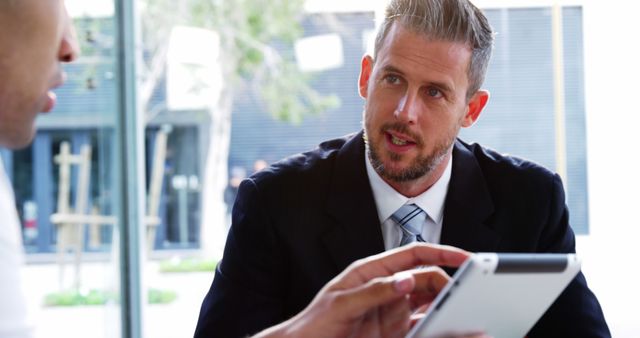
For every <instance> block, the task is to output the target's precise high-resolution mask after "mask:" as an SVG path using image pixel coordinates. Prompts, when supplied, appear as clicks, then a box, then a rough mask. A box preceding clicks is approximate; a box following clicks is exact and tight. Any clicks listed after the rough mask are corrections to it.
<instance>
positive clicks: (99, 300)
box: [44, 289, 116, 306]
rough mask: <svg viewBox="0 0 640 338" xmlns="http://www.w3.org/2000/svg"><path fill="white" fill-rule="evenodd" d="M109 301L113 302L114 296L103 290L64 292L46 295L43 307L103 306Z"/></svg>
mask: <svg viewBox="0 0 640 338" xmlns="http://www.w3.org/2000/svg"><path fill="white" fill-rule="evenodd" d="M110 300H113V301H115V300H116V295H115V294H114V293H110V292H107V291H103V290H96V289H91V290H88V291H79V290H65V291H61V292H54V293H50V294H47V295H46V296H45V299H44V304H45V306H78V305H103V304H106V303H107V302H108V301H110Z"/></svg>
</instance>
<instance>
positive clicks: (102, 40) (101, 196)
mask: <svg viewBox="0 0 640 338" xmlns="http://www.w3.org/2000/svg"><path fill="white" fill-rule="evenodd" d="M66 4H67V8H68V11H69V13H70V15H71V17H72V18H73V22H74V26H75V28H76V32H77V35H78V40H79V43H80V47H81V56H80V57H79V58H78V60H76V62H75V63H72V64H65V65H64V66H63V67H64V69H65V71H66V72H67V82H66V84H65V85H64V86H62V87H61V88H58V89H57V90H56V93H57V97H58V100H57V101H58V102H57V105H56V107H55V108H54V110H53V111H52V112H51V113H50V114H47V115H45V116H41V117H40V118H39V120H38V121H37V126H38V131H37V134H36V136H35V139H34V141H33V143H32V144H31V145H30V146H29V147H27V148H25V149H21V150H17V151H13V152H11V153H9V154H7V155H5V158H8V161H6V163H7V164H8V165H9V169H8V172H9V176H10V177H11V180H12V183H13V186H14V190H15V194H16V207H17V209H18V213H19V218H20V222H21V225H22V236H23V242H24V245H25V249H26V252H27V256H26V260H27V265H26V266H25V269H24V278H25V279H24V280H25V282H24V283H25V286H24V287H25V290H28V291H27V297H28V301H29V304H30V305H31V308H32V309H33V317H34V324H35V327H36V337H43V338H44V337H88V336H90V337H119V336H120V335H121V328H120V325H119V323H120V316H121V309H120V305H119V303H120V293H119V290H120V287H119V284H120V270H119V266H120V263H119V251H118V248H119V246H118V245H116V244H117V242H118V235H117V232H118V226H119V224H118V221H117V217H116V211H117V208H118V203H120V196H119V194H118V192H117V191H116V184H115V183H116V182H115V180H116V177H115V176H114V175H115V173H116V172H117V170H116V169H117V168H118V165H119V163H118V162H119V158H120V156H118V154H117V152H116V149H115V146H114V145H115V139H114V135H115V134H116V123H115V122H116V119H117V108H116V107H118V97H117V95H116V93H117V81H116V80H117V79H116V67H117V64H116V62H117V60H116V55H117V53H116V46H115V44H114V41H115V36H114V32H115V20H114V4H113V1H111V0H101V1H90V2H85V1H67V3H66Z"/></svg>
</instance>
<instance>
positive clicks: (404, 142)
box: [391, 135, 408, 146]
mask: <svg viewBox="0 0 640 338" xmlns="http://www.w3.org/2000/svg"><path fill="white" fill-rule="evenodd" d="M391 143H393V144H395V145H397V146H404V145H407V143H408V141H407V140H403V139H401V138H398V137H395V136H393V135H391Z"/></svg>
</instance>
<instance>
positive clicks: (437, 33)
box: [373, 0, 493, 99]
mask: <svg viewBox="0 0 640 338" xmlns="http://www.w3.org/2000/svg"><path fill="white" fill-rule="evenodd" d="M394 22H399V23H400V24H402V26H403V27H404V28H406V29H409V30H412V31H414V32H416V33H420V34H424V35H425V37H427V38H429V39H435V40H440V41H451V42H461V43H464V44H466V45H468V46H469V48H471V63H470V65H469V70H468V73H467V76H468V78H469V88H468V90H467V99H468V98H470V97H471V96H473V94H475V93H476V92H477V91H478V90H479V89H480V86H482V83H483V82H484V77H485V74H486V73H487V67H488V65H489V59H491V50H492V49H493V30H492V29H491V26H490V25H489V21H488V20H487V17H486V16H485V15H484V14H483V13H482V11H480V10H479V9H478V8H477V7H476V6H474V5H473V4H472V3H471V2H469V1H468V0H391V1H390V2H389V4H388V5H387V8H386V10H385V16H384V21H383V22H382V25H381V26H380V30H379V31H378V35H377V36H376V40H375V47H374V54H373V57H374V60H375V59H376V57H377V54H378V52H379V51H380V49H381V48H382V45H383V44H384V40H385V38H386V36H387V34H388V33H389V30H390V29H391V27H392V26H393V23H394Z"/></svg>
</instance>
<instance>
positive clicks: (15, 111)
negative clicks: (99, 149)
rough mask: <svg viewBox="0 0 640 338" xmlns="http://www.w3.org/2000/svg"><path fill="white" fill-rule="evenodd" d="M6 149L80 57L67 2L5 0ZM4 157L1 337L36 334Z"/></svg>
mask: <svg viewBox="0 0 640 338" xmlns="http://www.w3.org/2000/svg"><path fill="white" fill-rule="evenodd" d="M0 24H1V25H2V28H1V29H0V147H4V148H8V149H19V148H22V147H25V146H27V145H28V144H29V143H30V142H31V140H32V139H33V136H34V134H35V119H36V116H37V115H38V113H40V112H44V113H46V112H49V111H51V110H52V109H53V107H54V105H55V103H56V95H55V94H54V93H53V92H52V91H51V90H52V89H54V88H55V87H58V86H60V85H62V83H63V81H64V72H63V71H62V68H61V63H62V62H71V61H73V60H74V59H75V58H76V57H77V55H78V44H77V41H76V39H75V34H74V32H73V29H72V27H71V20H70V18H69V16H68V14H67V11H66V8H65V4H64V1H63V0H0ZM4 170H5V168H4V164H3V163H1V160H0V337H2V338H13V337H16V338H17V337H32V336H33V334H34V330H33V323H32V322H31V320H30V318H29V310H28V306H27V303H26V301H25V294H24V292H25V290H23V288H22V285H23V284H22V277H21V267H22V265H23V260H24V249H23V247H22V240H21V237H20V233H21V231H20V223H19V220H18V216H17V213H16V209H15V208H16V206H15V202H14V197H13V190H12V188H11V186H10V184H9V180H8V177H7V175H6V173H5V171H4Z"/></svg>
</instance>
